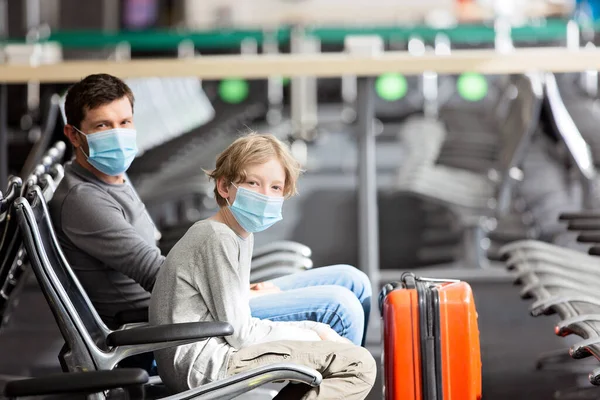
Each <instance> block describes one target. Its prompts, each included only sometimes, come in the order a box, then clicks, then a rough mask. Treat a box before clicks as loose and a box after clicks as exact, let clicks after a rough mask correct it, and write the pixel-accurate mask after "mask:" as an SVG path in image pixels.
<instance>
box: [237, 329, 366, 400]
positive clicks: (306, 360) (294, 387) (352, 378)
mask: <svg viewBox="0 0 600 400" xmlns="http://www.w3.org/2000/svg"><path fill="white" fill-rule="evenodd" d="M282 362H283V363H294V364H300V365H304V366H307V367H310V368H314V369H315V370H317V371H319V372H320V373H321V375H322V376H323V382H322V383H321V385H320V386H318V387H315V388H311V387H309V386H308V385H303V384H291V385H287V386H286V387H285V388H284V389H283V390H282V391H281V392H280V393H279V395H278V396H277V397H276V398H285V399H302V400H313V399H319V400H326V399H327V400H330V399H331V400H333V399H344V400H362V399H364V398H365V397H367V395H368V394H369V392H370V391H371V388H372V387H373V383H374V382H375V377H376V375H377V366H376V362H375V360H374V359H373V356H372V355H371V353H369V352H368V350H366V349H365V348H363V347H359V346H356V345H354V344H350V343H348V344H346V343H337V342H331V341H318V342H302V341H277V342H269V343H263V344H257V345H253V346H248V347H245V348H243V349H240V350H239V351H238V352H236V353H234V355H233V356H232V357H231V359H230V360H229V366H228V370H227V372H228V374H229V375H234V374H238V373H240V372H245V371H248V370H251V369H253V368H256V367H260V366H263V365H268V364H274V363H282Z"/></svg>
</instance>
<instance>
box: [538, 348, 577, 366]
mask: <svg viewBox="0 0 600 400" xmlns="http://www.w3.org/2000/svg"><path fill="white" fill-rule="evenodd" d="M573 361H574V360H573V359H572V358H571V356H570V355H569V349H559V350H553V351H549V352H545V353H542V354H540V355H539V356H538V358H537V360H536V363H535V369H537V370H542V369H546V368H547V367H548V366H549V365H556V364H564V363H571V362H573Z"/></svg>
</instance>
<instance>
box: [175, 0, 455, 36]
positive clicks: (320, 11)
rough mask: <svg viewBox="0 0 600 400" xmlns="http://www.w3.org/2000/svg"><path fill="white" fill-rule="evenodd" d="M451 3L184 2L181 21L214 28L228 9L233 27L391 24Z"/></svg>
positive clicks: (330, 0) (357, 0) (405, 0)
mask: <svg viewBox="0 0 600 400" xmlns="http://www.w3.org/2000/svg"><path fill="white" fill-rule="evenodd" d="M407 3H408V4H407ZM454 4H455V0H419V1H418V2H415V1H408V0H186V2H185V12H184V18H185V21H186V25H188V26H189V27H192V28H197V29H201V28H210V27H214V26H215V22H216V19H217V15H218V14H219V9H221V10H227V13H228V14H229V16H230V18H231V22H232V23H233V24H234V25H236V26H254V27H256V26H265V25H267V26H268V25H280V24H285V23H306V24H310V23H312V24H322V23H327V24H343V23H349V24H356V23H357V22H359V23H361V22H364V23H369V21H371V22H373V23H375V22H380V23H393V22H398V21H406V20H407V18H408V19H410V18H411V16H413V17H414V15H415V14H417V15H423V13H424V12H427V11H430V10H431V9H436V8H437V9H439V8H442V9H447V10H449V11H451V10H452V9H453V7H454Z"/></svg>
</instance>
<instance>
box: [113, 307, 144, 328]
mask: <svg viewBox="0 0 600 400" xmlns="http://www.w3.org/2000/svg"><path fill="white" fill-rule="evenodd" d="M114 321H115V323H116V324H117V325H119V326H123V325H126V324H136V323H140V322H148V307H142V308H134V309H131V310H123V311H119V312H118V313H116V314H115V318H114Z"/></svg>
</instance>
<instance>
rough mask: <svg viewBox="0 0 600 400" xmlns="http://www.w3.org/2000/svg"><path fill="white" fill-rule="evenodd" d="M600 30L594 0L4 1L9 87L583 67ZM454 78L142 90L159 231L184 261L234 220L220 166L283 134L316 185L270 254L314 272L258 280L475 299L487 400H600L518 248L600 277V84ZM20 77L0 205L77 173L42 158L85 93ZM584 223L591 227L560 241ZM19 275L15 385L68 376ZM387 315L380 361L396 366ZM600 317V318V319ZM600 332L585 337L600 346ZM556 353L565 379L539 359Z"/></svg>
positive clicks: (548, 77) (139, 100) (593, 289)
mask: <svg viewBox="0 0 600 400" xmlns="http://www.w3.org/2000/svg"><path fill="white" fill-rule="evenodd" d="M599 17H600V1H596V0H582V1H580V0H576V1H575V0H569V1H559V0H480V1H476V0H420V1H413V0H404V1H394V0H369V1H366V0H345V1H341V0H254V1H243V0H102V1H100V0H98V1H88V0H77V1H76V0H0V38H1V41H0V71H3V70H2V69H1V67H2V65H24V66H31V65H41V64H57V65H61V63H66V62H69V61H75V60H88V61H102V60H113V61H118V62H122V63H127V62H128V61H130V60H138V59H148V60H154V59H159V58H162V59H180V60H181V61H182V62H185V60H189V59H196V58H198V59H202V58H203V57H206V58H207V59H208V58H209V57H211V56H216V55H232V56H239V57H246V58H252V57H256V56H262V55H276V54H284V55H285V54H293V55H306V56H314V57H317V56H320V55H323V54H326V53H344V54H349V55H356V56H364V55H365V54H366V55H372V54H375V55H376V54H382V53H388V52H390V53H391V52H403V54H406V55H408V56H410V57H415V58H418V57H422V56H423V55H439V56H440V57H441V56H448V55H450V56H451V55H452V54H453V52H454V51H464V50H472V51H474V52H477V51H483V50H488V51H490V53H489V54H506V53H510V52H511V51H513V50H515V49H517V50H518V49H531V48H549V49H568V50H572V51H573V52H574V53H573V54H574V56H573V59H575V58H577V57H578V54H579V53H577V52H582V51H583V50H587V51H589V52H590V54H592V52H595V51H596V50H595V46H596V45H595V43H596V41H597V32H598V28H599V27H600V24H599V22H598V18H599ZM576 53H577V54H576ZM474 54H479V53H474ZM557 54H559V53H557ZM560 54H563V53H560ZM593 54H596V53H593ZM559 61H560V62H563V61H564V60H558V59H557V62H559ZM349 62H351V60H350V61H349ZM439 62H440V63H443V62H444V61H443V60H442V59H440V61H439ZM435 67H436V65H435V64H433V65H432V66H431V70H426V69H424V71H423V72H422V73H420V74H404V73H402V72H401V71H402V65H398V70H390V71H387V72H385V73H382V74H380V75H378V76H369V77H362V76H361V77H357V76H352V75H348V74H344V75H342V74H341V73H340V75H339V76H337V77H316V76H294V77H290V76H285V75H284V74H282V75H279V76H272V75H270V76H264V77H263V78H259V79H246V78H243V77H238V76H226V75H227V71H228V65H227V63H224V65H223V67H222V68H223V74H224V77H223V78H222V79H201V72H199V73H198V74H196V75H194V76H173V77H148V76H140V77H135V71H133V72H132V71H128V77H127V78H126V82H127V83H128V84H129V85H130V87H131V88H132V90H133V91H134V94H135V97H136V104H135V124H136V127H137V130H138V147H139V149H140V153H139V155H138V156H137V158H136V159H135V161H134V162H133V164H132V166H131V168H130V169H129V170H128V176H129V178H130V180H131V183H132V184H133V186H134V187H135V189H136V190H137V192H138V194H139V195H140V197H141V198H142V200H143V201H144V203H145V204H146V207H147V209H148V211H149V213H150V215H151V217H152V218H153V220H154V222H155V224H156V226H157V228H158V230H159V231H160V241H159V246H160V248H161V250H162V251H163V253H164V254H167V253H168V252H169V250H170V249H171V247H172V246H173V245H174V243H176V241H177V240H178V239H179V238H180V237H181V236H182V235H183V234H184V233H185V232H186V230H187V229H188V228H189V227H190V226H191V225H192V224H193V223H194V222H196V221H198V220H201V219H203V218H206V217H208V216H210V215H212V214H213V213H214V212H215V211H216V210H217V204H216V202H215V200H214V197H213V194H212V188H213V187H212V185H211V184H210V183H209V182H208V181H207V179H206V177H205V176H204V174H203V173H202V169H203V168H204V169H210V168H212V167H213V166H214V162H215V158H216V155H217V154H219V153H220V152H221V151H222V150H224V149H225V148H226V147H227V146H228V145H229V144H230V143H231V142H232V141H233V140H234V139H235V138H236V137H238V136H239V135H240V134H242V133H244V132H247V131H249V130H256V131H258V132H267V133H273V134H275V135H276V136H278V137H279V138H280V139H282V140H284V141H285V142H286V143H288V144H289V145H290V146H291V149H292V152H293V154H294V156H295V157H296V158H297V159H298V160H299V161H300V162H301V163H302V165H303V167H304V169H305V170H306V172H305V174H304V175H303V176H302V178H301V180H300V183H299V191H300V194H299V195H298V196H297V197H295V198H293V199H291V200H289V201H287V202H286V204H285V206H284V220H283V221H282V222H281V223H278V224H277V225H275V226H274V227H273V228H271V229H269V230H267V231H265V232H263V233H260V234H257V235H256V238H255V242H256V246H257V247H260V246H263V245H267V244H269V243H273V242H277V241H281V240H286V241H293V242H297V243H301V244H303V245H305V246H307V247H308V248H309V249H310V252H309V254H308V255H307V256H305V257H303V258H301V259H298V258H296V259H293V260H288V261H285V262H284V261H281V260H277V259H275V261H268V262H265V263H266V264H265V265H267V266H268V267H269V268H266V269H263V270H260V271H257V272H256V273H257V275H255V277H256V279H259V277H260V279H268V278H271V277H275V276H281V275H282V274H287V273H290V271H301V270H303V269H308V268H318V267H320V266H325V265H331V264H340V263H343V264H351V265H354V266H356V267H357V268H359V269H361V270H363V271H365V272H367V273H368V274H369V276H370V277H371V279H372V281H373V286H374V291H375V293H379V289H380V288H381V287H382V286H383V285H384V284H385V283H387V282H391V281H394V280H398V279H400V276H401V273H402V272H403V271H408V270H410V271H413V272H415V273H417V274H420V275H423V276H429V277H436V278H456V279H463V280H466V281H468V282H469V283H471V285H472V287H473V290H474V292H475V301H476V304H477V309H478V314H479V324H480V332H481V343H482V357H483V372H484V378H483V384H484V388H483V393H484V398H485V399H490V400H500V399H503V400H504V399H507V398H513V399H536V400H537V399H551V398H600V389H597V388H595V387H594V386H593V385H592V384H591V383H590V381H589V379H588V373H589V372H590V371H592V370H594V368H596V367H597V366H598V365H597V361H596V360H595V357H593V356H592V357H588V358H586V359H585V360H583V361H578V362H574V361H573V360H572V359H570V358H569V351H568V349H569V346H571V345H573V344H574V343H576V342H577V341H580V340H581V338H577V339H573V338H572V337H571V336H569V337H567V338H561V337H558V336H556V335H555V334H554V332H553V329H554V323H555V322H556V318H554V317H540V318H535V319H534V318H531V316H530V309H529V308H528V307H529V306H530V305H531V304H528V303H526V302H524V301H523V300H522V299H521V297H523V298H528V297H529V298H531V297H533V299H534V300H536V299H537V300H540V298H541V299H542V300H543V299H544V298H551V297H552V295H553V294H554V292H543V293H542V294H539V293H538V292H536V293H535V294H533V295H532V294H531V293H529V292H527V291H525V292H524V291H523V290H524V289H523V286H516V285H514V283H515V282H516V281H517V282H520V283H524V284H525V285H527V284H528V283H532V282H533V283H535V284H539V282H540V280H538V279H537V278H531V277H532V276H534V275H532V274H533V273H532V272H531V270H530V269H519V268H521V267H518V268H517V275H518V276H516V275H515V272H514V268H515V262H514V258H513V259H512V260H513V262H507V261H506V259H507V257H506V256H507V251H506V250H504V249H503V246H506V245H508V244H510V243H515V242H518V241H522V240H531V241H535V243H543V244H552V245H553V246H554V247H552V249H555V248H558V249H561V250H560V251H563V250H562V249H568V250H569V251H572V252H574V253H560V252H558V253H556V254H555V253H553V251H550V250H547V249H546V248H544V249H545V250H540V252H541V253H543V254H545V255H546V256H547V258H548V259H544V260H545V261H544V262H542V261H539V259H540V257H542V256H539V255H537V256H536V257H538V258H536V260H537V261H536V263H537V264H536V263H533V264H535V265H538V264H539V265H546V266H547V265H552V266H554V267H556V268H558V269H559V270H560V271H563V272H562V275H561V274H560V273H558V275H552V276H551V278H552V279H553V281H552V282H555V281H557V280H559V281H560V279H563V278H564V277H566V278H564V279H567V278H569V277H572V276H576V275H577V274H580V273H581V274H583V273H585V274H588V275H586V276H587V277H588V278H589V277H592V278H594V277H596V276H598V272H597V271H595V270H594V269H593V267H590V268H589V270H585V271H584V272H581V270H578V269H577V268H575V267H572V266H570V264H569V261H570V262H572V260H574V259H577V260H579V259H578V258H577V257H584V258H582V259H581V260H583V261H580V262H578V263H576V264H578V265H579V264H585V265H588V264H589V265H590V266H593V265H594V263H596V264H598V265H597V266H599V267H600V263H599V262H598V261H596V258H595V257H596V256H595V255H594V254H595V253H594V252H595V251H598V250H597V249H596V246H597V244H598V243H597V242H598V241H600V234H599V233H600V219H599V218H600V214H594V212H595V210H596V209H597V208H598V205H599V204H600V203H599V199H598V197H597V191H596V172H595V166H596V164H597V163H598V160H600V133H599V132H598V126H600V109H599V108H598V104H599V103H598V96H599V94H598V71H597V70H596V69H591V70H581V71H576V72H569V73H545V72H544V71H540V70H539V69H537V68H536V69H535V70H529V69H528V68H527V65H526V63H525V64H524V65H523V66H522V71H520V73H516V74H515V73H511V74H508V73H506V74H494V75H483V74H480V73H478V72H475V71H471V70H469V68H465V70H464V71H462V72H461V73H456V74H452V75H446V74H438V73H436V72H435ZM475 67H476V66H475V65H474V68H473V69H474V70H476V68H475ZM548 67H549V69H552V68H551V67H552V66H551V65H549V66H548ZM4 71H6V70H4ZM97 72H98V73H100V72H104V71H102V70H98V71H97ZM3 73H4V72H0V191H3V190H4V189H5V188H7V186H8V185H9V183H8V182H9V177H11V176H20V177H22V178H23V180H27V179H28V178H29V177H31V176H32V175H35V174H36V173H37V174H38V177H39V176H41V175H40V174H44V173H51V168H50V165H51V164H52V162H54V163H59V164H60V163H64V162H66V161H68V160H69V159H70V158H71V156H72V153H71V149H70V146H68V145H67V146H66V147H65V148H64V149H63V150H64V155H63V156H62V158H61V160H51V161H48V160H47V159H46V158H45V157H47V156H48V154H49V153H48V151H49V149H50V148H51V147H52V146H54V145H55V144H56V143H57V142H58V141H65V142H66V141H67V140H66V138H65V137H64V135H63V127H64V119H63V113H62V102H63V101H64V94H65V92H66V90H67V89H68V87H69V85H70V84H71V83H73V82H75V81H76V79H74V80H73V82H65V81H64V80H61V81H60V82H51V81H49V80H44V82H39V81H36V80H26V81H24V82H20V83H3V82H5V81H3V80H2V76H1V74H3ZM7 78H8V76H7ZM81 78H83V76H81ZM67 144H68V142H67ZM61 151H62V150H61ZM39 165H42V170H40V169H39V168H38V169H36V168H37V167H38V166H39ZM44 165H45V167H44ZM44 168H46V169H44ZM36 171H37V172H36ZM40 171H41V172H40ZM55 178H56V177H55ZM566 212H570V213H580V214H578V215H579V216H580V219H577V221H578V222H581V221H580V220H585V221H586V222H585V223H583V224H580V225H577V224H575V226H571V225H568V224H566V223H565V222H564V221H560V220H559V217H560V216H561V214H564V213H566ZM582 212H586V213H588V214H585V215H587V217H586V218H584V217H581V215H582V214H581V213H582ZM0 215H8V214H6V213H5V214H0ZM4 220H6V218H4ZM1 222H3V220H2V219H0V223H1ZM596 225H598V226H596ZM581 229H585V230H584V231H583V233H582V231H581ZM586 235H587V236H586ZM594 235H596V236H594ZM0 249H2V247H1V246H0ZM509 253H510V252H509ZM536 254H537V253H536ZM565 254H566V255H565ZM572 254H577V257H575V256H573V255H572ZM598 254H600V251H599V252H598ZM21 255H22V254H21ZM509 255H510V254H509ZM2 256H3V257H5V255H4V254H3V255H2ZM552 257H554V258H552ZM542 258H543V257H542ZM9 261H10V262H8V261H7V262H6V263H5V264H2V265H4V267H6V271H7V272H6V273H5V275H4V276H3V275H2V274H1V272H2V271H1V270H0V277H1V278H3V279H5V280H6V282H2V281H0V285H4V286H3V287H4V289H3V291H2V292H1V294H2V298H3V300H2V308H1V310H2V311H1V312H2V314H1V316H2V318H3V319H2V323H1V325H0V355H1V356H0V381H1V380H2V379H1V378H2V377H4V378H5V379H4V380H11V379H13V378H15V379H16V378H17V377H24V376H44V375H47V374H50V373H53V372H60V370H61V367H60V365H59V363H58V358H57V355H58V353H59V351H60V349H61V347H62V345H63V340H62V338H61V334H60V332H59V330H58V328H57V325H56V322H55V320H54V318H53V316H52V314H51V313H50V311H49V308H48V305H47V302H46V300H45V298H44V296H43V295H42V293H41V292H40V289H39V286H38V284H37V282H36V279H35V277H34V275H33V274H31V273H30V272H29V269H28V267H27V262H26V260H24V261H23V260H21V263H20V264H19V266H18V268H17V267H16V264H13V260H12V259H11V260H9ZM533 264H532V263H530V264H528V266H530V265H533ZM511 268H512V269H513V270H512V271H511V270H510V269H511ZM523 268H525V267H523ZM573 268H575V269H573ZM17 271H18V273H17ZM523 271H525V272H523ZM544 271H546V270H544ZM565 271H566V272H565ZM573 271H576V272H573ZM577 271H579V272H577ZM545 273H548V274H549V272H547V271H546V272H545ZM519 274H521V275H519ZM523 274H525V275H523ZM524 276H526V278H527V279H529V278H531V279H533V281H532V282H529V281H527V279H525V278H523V277H524ZM536 276H537V275H536ZM544 276H545V275H544ZM561 277H563V278H561ZM592 278H589V279H587V278H586V279H587V280H585V279H583V280H581V279H580V280H575V281H574V282H576V285H579V286H578V287H581V288H585V289H586V290H588V291H589V292H590V296H593V294H594V293H600V292H597V286H595V283H594V282H595V281H593V279H592ZM590 279H592V281H590ZM586 282H587V284H586ZM598 283H599V284H600V276H598ZM582 290H583V289H582ZM540 296H541V297H540ZM544 296H546V297H544ZM598 299H599V300H598V304H600V294H598ZM376 300H377V299H374V307H375V308H376V307H377V301H376ZM596 307H597V308H598V307H600V305H597V306H596ZM374 311H375V312H374V313H373V314H374V315H373V320H372V321H371V326H370V331H369V335H368V343H367V346H368V348H369V350H370V351H371V352H372V353H373V354H374V355H375V356H376V357H377V358H378V359H379V358H380V356H381V321H380V320H379V318H380V316H379V313H378V312H377V311H378V310H374ZM546 311H548V313H551V311H552V310H551V309H548V310H546ZM558 313H559V316H560V317H564V315H562V314H561V313H560V312H558ZM585 314H586V315H587V314H594V315H596V314H598V315H600V308H599V309H598V310H597V311H595V309H592V310H591V311H589V310H587V311H586V312H585ZM594 329H595V328H594V327H592V328H590V331H589V332H588V331H586V332H585V335H583V337H584V338H586V339H589V338H593V337H594V336H593V334H592V333H590V332H592V331H593V332H595V330H594ZM599 332H600V331H599ZM580 333H581V332H580ZM580 336H581V335H580ZM599 340H600V339H599ZM546 352H552V353H551V355H552V357H551V361H552V362H549V361H548V358H545V356H541V355H542V354H544V353H546ZM557 354H559V355H560V356H559V357H558V360H555V357H554V356H556V355H557ZM593 354H594V351H592V350H591V351H590V354H588V355H593ZM596 354H598V353H596ZM540 360H541V361H540ZM379 372H380V374H381V370H380V371H379ZM380 378H381V376H380ZM381 387H382V382H381V379H379V380H378V383H377V384H376V387H375V388H374V390H373V392H372V393H371V395H370V397H369V398H372V399H378V398H381ZM593 389H597V390H593ZM570 396H571V397H570ZM577 396H578V397H577ZM584 396H587V397H584Z"/></svg>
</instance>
